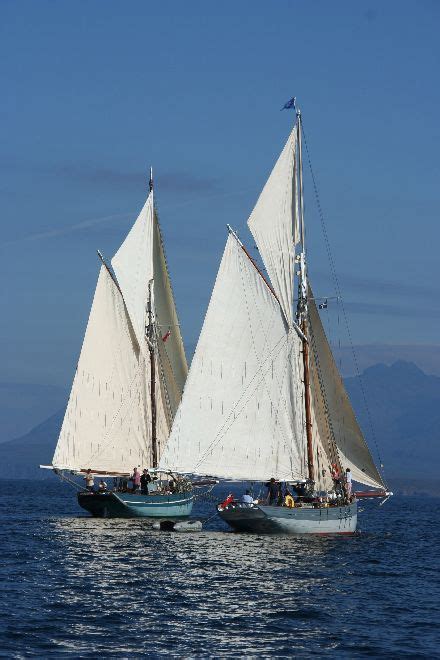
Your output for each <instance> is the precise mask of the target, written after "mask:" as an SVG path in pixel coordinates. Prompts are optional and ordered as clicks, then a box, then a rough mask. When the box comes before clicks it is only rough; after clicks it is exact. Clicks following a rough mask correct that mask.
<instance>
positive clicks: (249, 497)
mask: <svg viewBox="0 0 440 660" xmlns="http://www.w3.org/2000/svg"><path fill="white" fill-rule="evenodd" d="M241 501H242V502H243V504H246V505H247V506H250V505H251V504H253V503H254V498H253V497H252V495H251V491H250V490H247V491H246V492H245V494H244V495H242V496H241Z"/></svg>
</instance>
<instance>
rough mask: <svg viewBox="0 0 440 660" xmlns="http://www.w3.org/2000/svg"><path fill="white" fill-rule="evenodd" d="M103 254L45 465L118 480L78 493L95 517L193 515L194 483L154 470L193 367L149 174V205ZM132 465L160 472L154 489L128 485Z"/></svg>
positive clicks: (64, 472) (64, 473)
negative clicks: (49, 462) (107, 257)
mask: <svg viewBox="0 0 440 660" xmlns="http://www.w3.org/2000/svg"><path fill="white" fill-rule="evenodd" d="M98 254H99V256H100V259H101V262H102V263H101V268H100V272H99V277H98V283H97V286H96V290H95V295H94V299H93V304H92V308H91V311H90V316H89V320H88V324H87V329H86V333H85V336H84V341H83V345H82V349H81V354H80V358H79V362H78V366H77V369H76V373H75V378H74V381H73V385H72V391H71V393H70V398H69V401H68V404H67V409H66V413H65V416H64V421H63V424H62V428H61V432H60V436H59V439H58V443H57V446H56V449H55V454H54V457H53V461H52V465H51V466H49V467H51V468H52V469H54V470H55V471H56V472H57V474H59V475H60V476H62V477H64V478H67V479H70V477H69V476H68V475H69V474H73V475H80V476H81V478H82V479H84V477H85V476H86V475H87V474H89V475H90V477H89V478H91V479H92V478H93V477H100V478H101V479H104V478H107V477H113V478H114V484H115V487H114V488H112V489H105V490H102V491H99V490H98V491H95V490H92V489H90V491H87V489H86V488H81V489H80V490H79V492H78V501H79V504H80V505H81V506H82V507H83V508H84V509H86V510H87V511H89V512H90V513H92V514H93V515H95V516H108V517H121V516H122V517H160V518H166V517H173V518H179V517H183V516H188V515H189V514H190V512H191V508H192V505H193V494H192V486H191V483H190V482H189V481H188V480H186V479H181V478H179V477H178V476H176V475H173V474H170V473H163V474H162V475H161V474H158V473H157V467H158V463H159V460H160V457H161V454H162V451H163V449H164V446H165V443H166V441H167V440H168V436H169V432H170V429H171V425H172V422H173V419H174V415H175V413H176V410H177V408H178V405H179V403H180V399H181V395H182V391H183V387H184V384H185V380H186V376H187V372H188V367H187V362H186V357H185V350H184V346H183V341H182V337H181V333H180V326H179V321H178V317H177V311H176V307H175V303H174V298H173V293H172V288H171V283H170V278H169V274H168V269H167V264H166V259H165V253H164V247H163V243H162V237H161V231H160V226H159V221H158V217H157V213H156V210H155V206H154V193H153V180H152V173H151V172H150V192H149V195H148V198H147V200H146V203H145V205H144V207H143V208H142V210H141V212H140V214H139V216H138V218H137V220H136V221H135V223H134V225H133V226H132V228H131V230H130V232H129V233H128V235H127V237H126V239H125V240H124V242H123V243H122V245H121V246H120V248H119V250H118V251H117V252H116V254H115V255H114V257H113V259H112V260H111V265H109V264H107V263H106V262H105V260H104V258H103V257H102V255H101V254H100V253H99V252H98ZM42 467H43V466H42ZM134 468H137V469H138V470H139V471H140V472H142V470H143V469H144V468H146V469H150V471H151V475H150V477H153V476H154V474H156V475H157V478H156V479H154V478H153V479H152V481H151V482H150V484H149V485H148V486H147V488H148V494H146V492H145V489H144V493H141V492H139V489H136V488H133V489H127V487H126V484H127V481H128V479H129V478H130V475H131V474H132V473H133V471H134ZM155 470H156V472H155ZM161 479H162V480H161Z"/></svg>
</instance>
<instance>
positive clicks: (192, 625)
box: [0, 480, 440, 658]
mask: <svg viewBox="0 0 440 660" xmlns="http://www.w3.org/2000/svg"><path fill="white" fill-rule="evenodd" d="M237 491H241V489H237ZM220 496H221V492H220V493H219V498H220ZM361 508H363V509H364V510H363V512H362V513H361V514H360V517H359V518H360V523H359V527H360V530H361V533H360V534H359V535H358V536H356V537H355V538H342V539H322V538H321V539H312V538H307V539H296V538H292V537H288V536H267V537H265V536H257V535H244V534H234V533H231V532H229V531H228V530H227V528H226V527H225V526H224V525H223V523H222V522H221V521H220V520H218V519H216V518H214V519H212V520H211V521H209V522H208V523H207V525H206V526H205V531H203V532H201V533H199V534H188V535H184V534H176V533H169V532H167V533H165V532H154V531H152V530H150V529H149V528H148V525H147V524H146V522H145V521H140V520H95V519H93V518H89V517H87V516H86V515H83V513H82V511H81V509H79V508H78V507H77V504H76V499H75V493H74V491H73V490H72V489H70V488H69V487H68V486H64V485H62V484H59V483H58V482H57V481H56V480H53V481H52V480H49V481H48V482H46V483H39V482H32V483H27V484H24V483H17V482H15V483H13V482H0V517H1V528H0V529H1V532H0V533H1V570H0V577H1V583H2V584H1V592H0V593H1V596H0V598H1V604H0V611H1V623H0V654H1V657H9V658H11V657H12V658H21V657H29V656H34V657H48V656H50V657H60V656H65V655H72V656H76V657H82V658H95V657H97V656H99V655H101V656H104V657H118V658H129V657H130V658H133V657H139V656H143V655H148V656H151V657H154V656H156V657H160V656H166V655H175V656H183V657H203V656H204V657H206V656H242V655H247V656H266V657H269V656H284V657H287V656H295V657H311V656H312V655H313V656H315V657H326V656H330V655H333V656H335V657H338V658H339V657H342V658H358V657H365V656H370V657H390V658H398V657H413V658H414V657H431V658H432V657H440V634H439V619H440V617H439V612H440V578H439V574H440V570H439V569H440V559H439V548H440V538H439V537H440V535H439V526H438V520H439V517H440V499H422V498H415V497H414V498H409V497H408V498H403V497H400V498H398V497H395V498H393V499H392V500H391V501H389V502H388V503H387V504H385V505H384V506H383V507H378V506H377V504H374V503H365V504H364V503H363V504H362V505H361ZM212 513H213V504H212V503H204V504H199V505H198V507H197V509H196V510H195V514H197V515H198V516H205V517H208V516H210V515H212Z"/></svg>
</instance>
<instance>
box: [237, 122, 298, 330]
mask: <svg viewBox="0 0 440 660" xmlns="http://www.w3.org/2000/svg"><path fill="white" fill-rule="evenodd" d="M296 130H297V129H296V127H295V128H294V129H293V130H292V132H291V134H290V136H289V139H288V140H287V142H286V145H285V147H284V149H283V151H282V153H281V155H280V157H279V159H278V161H277V163H276V164H275V167H274V168H273V170H272V173H271V175H270V177H269V179H268V180H267V183H266V185H265V186H264V188H263V191H262V193H261V195H260V197H259V198H258V201H257V203H256V205H255V208H254V210H253V211H252V213H251V215H250V217H249V220H248V226H249V229H250V231H251V232H252V235H253V237H254V239H255V242H256V244H257V247H258V250H259V252H260V255H261V258H262V259H263V262H264V265H265V267H266V270H267V273H268V275H269V278H270V281H271V283H272V286H273V288H274V290H275V292H276V294H277V296H278V298H279V300H280V304H281V307H282V310H283V313H284V315H285V317H286V320H287V322H288V323H289V325H290V326H292V321H293V312H292V301H293V280H294V256H295V243H296V241H297V240H298V229H297V223H298V210H297V199H296V198H297V195H296V186H295V181H294V180H295V178H296V177H295V176H294V172H295V171H296V170H295V168H294V162H295V155H296ZM294 225H295V227H294Z"/></svg>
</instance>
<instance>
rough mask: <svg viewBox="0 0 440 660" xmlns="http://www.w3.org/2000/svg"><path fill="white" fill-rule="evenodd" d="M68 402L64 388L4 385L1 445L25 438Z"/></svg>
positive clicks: (0, 401)
mask: <svg viewBox="0 0 440 660" xmlns="http://www.w3.org/2000/svg"><path fill="white" fill-rule="evenodd" d="M66 401H67V392H66V390H65V389H63V388H62V387H54V386H52V385H31V384H27V383H0V442H5V441H7V440H12V439H13V438H18V437H20V436H22V435H24V434H25V433H27V432H28V431H30V430H31V429H32V428H33V427H34V426H35V425H36V424H39V423H40V422H41V421H42V420H43V419H47V417H49V415H53V413H54V412H55V411H56V410H59V409H60V408H62V407H63V406H64V405H65V404H66Z"/></svg>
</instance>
